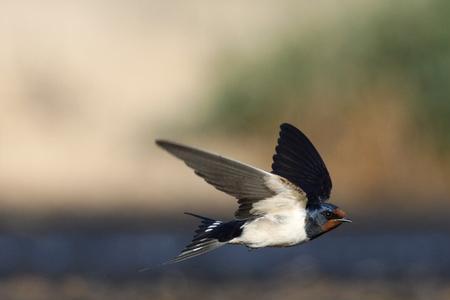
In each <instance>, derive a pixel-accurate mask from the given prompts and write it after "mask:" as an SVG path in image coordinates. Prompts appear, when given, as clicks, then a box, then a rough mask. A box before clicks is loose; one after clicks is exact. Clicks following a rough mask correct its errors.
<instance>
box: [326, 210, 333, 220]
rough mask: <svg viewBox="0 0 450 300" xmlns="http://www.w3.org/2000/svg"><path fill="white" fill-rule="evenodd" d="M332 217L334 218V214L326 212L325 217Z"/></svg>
mask: <svg viewBox="0 0 450 300" xmlns="http://www.w3.org/2000/svg"><path fill="white" fill-rule="evenodd" d="M332 216H333V213H332V212H331V211H326V212H325V217H326V218H327V219H329V218H331V217H332Z"/></svg>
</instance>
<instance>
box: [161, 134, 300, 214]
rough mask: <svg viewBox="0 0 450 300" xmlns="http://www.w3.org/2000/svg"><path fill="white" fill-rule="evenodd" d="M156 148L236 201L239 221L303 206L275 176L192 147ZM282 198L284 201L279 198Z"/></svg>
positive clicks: (292, 189)
mask: <svg viewBox="0 0 450 300" xmlns="http://www.w3.org/2000/svg"><path fill="white" fill-rule="evenodd" d="M156 144H157V145H158V146H160V147H162V148H163V149H165V150H166V151H168V152H169V153H171V154H173V155H174V156H176V157H178V158H179V159H181V160H183V161H184V162H185V164H186V165H187V166H189V167H190V168H192V169H194V171H195V174H197V175H198V176H200V177H202V178H203V179H204V180H205V181H206V182H208V183H209V184H211V185H212V186H214V187H215V188H216V189H218V190H220V191H222V192H225V193H227V194H229V195H231V196H233V197H235V198H237V199H238V203H239V208H238V210H237V211H236V213H235V216H236V218H238V219H247V218H250V217H253V216H256V215H263V214H266V213H270V212H272V211H273V210H277V209H279V208H280V207H283V208H285V207H286V206H289V205H290V206H291V207H294V206H295V207H297V206H298V202H299V201H300V202H302V204H304V206H306V201H307V199H306V197H305V194H304V193H303V191H302V190H301V189H300V188H298V187H297V186H295V185H293V184H292V183H290V182H289V181H288V180H286V179H284V178H281V177H280V176H278V175H275V174H272V173H269V172H266V171H264V170H261V169H258V168H255V167H252V166H249V165H247V164H244V163H241V162H238V161H235V160H232V159H228V158H225V157H222V156H219V155H216V154H212V153H209V152H206V151H202V150H198V149H195V148H192V147H188V146H184V145H180V144H176V143H172V142H168V141H163V140H157V141H156ZM280 195H282V196H283V197H280Z"/></svg>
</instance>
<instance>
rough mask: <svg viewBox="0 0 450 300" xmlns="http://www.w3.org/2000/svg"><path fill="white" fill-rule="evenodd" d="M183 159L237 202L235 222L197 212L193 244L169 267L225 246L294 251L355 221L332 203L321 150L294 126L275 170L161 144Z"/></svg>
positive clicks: (286, 127) (286, 131) (286, 129)
mask: <svg viewBox="0 0 450 300" xmlns="http://www.w3.org/2000/svg"><path fill="white" fill-rule="evenodd" d="M156 144H157V145H158V146H160V147H162V148H163V149H165V150H166V151H168V152H169V153H171V154H172V155H174V156H176V157H178V158H179V159H181V160H183V161H184V162H185V164H186V165H187V166H189V167H190V168H192V169H194V171H195V174H197V175H198V176H200V177H202V178H203V179H204V180H205V181H206V182H208V183H209V184H211V185H213V186H214V187H215V188H216V189H218V190H220V191H222V192H225V193H227V194H229V195H231V196H233V197H235V198H237V199H238V204H239V208H238V209H237V210H236V212H235V214H234V216H235V219H234V220H232V221H228V222H224V221H218V220H214V219H210V218H207V217H203V216H199V215H196V214H193V213H186V214H188V215H191V216H193V217H196V218H199V219H200V220H201V223H200V225H199V227H198V229H197V230H196V231H195V235H194V237H193V239H192V242H191V243H190V244H189V245H187V246H186V247H185V249H184V250H183V251H182V252H181V253H180V254H179V255H178V256H177V257H175V258H174V259H172V260H170V261H169V262H168V263H176V262H180V261H183V260H186V259H189V258H192V257H194V256H198V255H200V254H204V253H206V252H209V251H211V250H214V249H217V248H219V247H221V246H223V245H225V244H238V245H245V246H247V247H249V248H262V247H289V246H294V245H298V244H301V243H304V242H307V241H311V240H313V239H315V238H317V237H319V236H320V235H322V234H324V233H326V232H328V231H330V230H332V229H334V228H336V227H338V226H339V225H341V224H342V223H345V222H351V221H350V220H349V219H347V218H346V213H345V212H344V211H343V210H341V209H340V208H338V207H337V206H336V205H333V204H331V203H327V200H328V199H329V198H330V192H331V187H332V184H331V178H330V175H329V173H328V170H327V168H326V166H325V163H324V162H323V160H322V158H321V157H320V155H319V153H318V152H317V150H316V149H315V148H314V146H313V144H312V143H311V142H310V141H309V139H308V138H307V137H306V136H305V135H304V134H303V133H302V132H301V131H300V130H299V129H297V128H296V127H294V126H293V125H290V124H287V123H284V124H282V125H281V126H280V134H279V138H278V145H277V146H276V148H275V155H274V156H273V163H272V171H271V172H266V171H264V170H261V169H258V168H256V167H253V166H250V165H247V164H244V163H241V162H239V161H236V160H232V159H229V158H225V157H223V156H219V155H216V154H212V153H209V152H206V151H202V150H198V149H195V148H192V147H188V146H184V145H180V144H176V143H172V142H169V141H164V140H156Z"/></svg>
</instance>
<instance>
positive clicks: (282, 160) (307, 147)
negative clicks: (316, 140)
mask: <svg viewBox="0 0 450 300" xmlns="http://www.w3.org/2000/svg"><path fill="white" fill-rule="evenodd" d="M280 128H281V131H280V136H279V138H278V145H277V147H276V149H275V150H276V154H275V155H274V156H273V163H272V173H273V174H277V175H279V176H281V177H284V178H286V179H288V180H289V181H290V182H292V183H294V184H296V185H298V186H299V187H300V188H301V189H302V190H303V191H304V192H305V193H306V195H307V197H308V204H317V203H320V202H322V201H326V200H327V199H328V198H330V192H331V187H332V183H331V178H330V175H329V174H328V170H327V168H326V166H325V163H324V162H323V160H322V158H321V157H320V155H319V152H317V150H316V148H314V146H313V144H312V143H311V142H310V141H309V139H308V138H307V137H306V136H305V135H304V134H303V133H302V132H301V131H300V130H298V129H297V128H295V127H294V126H292V125H290V124H287V123H284V124H282V125H281V126H280Z"/></svg>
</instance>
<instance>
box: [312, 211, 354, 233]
mask: <svg viewBox="0 0 450 300" xmlns="http://www.w3.org/2000/svg"><path fill="white" fill-rule="evenodd" d="M346 222H352V221H351V220H349V219H347V214H346V213H345V212H344V211H343V210H342V209H340V208H339V207H337V206H336V205H333V204H331V203H322V204H320V206H317V207H312V208H309V209H308V215H307V218H306V233H307V234H308V237H309V238H310V239H314V238H316V237H318V236H320V235H322V234H324V233H326V232H328V231H330V230H332V229H334V228H336V227H338V226H339V225H341V224H342V223H346Z"/></svg>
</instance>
